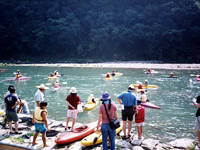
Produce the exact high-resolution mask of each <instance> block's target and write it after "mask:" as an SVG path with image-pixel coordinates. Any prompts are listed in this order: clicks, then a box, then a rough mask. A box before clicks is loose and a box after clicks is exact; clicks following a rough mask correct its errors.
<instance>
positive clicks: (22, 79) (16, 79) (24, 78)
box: [5, 76, 30, 82]
mask: <svg viewBox="0 0 200 150" xmlns="http://www.w3.org/2000/svg"><path fill="white" fill-rule="evenodd" d="M28 79H30V77H26V76H22V77H20V78H15V77H14V78H8V79H6V80H5V81H8V82H12V81H25V80H28Z"/></svg>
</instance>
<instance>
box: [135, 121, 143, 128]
mask: <svg viewBox="0 0 200 150" xmlns="http://www.w3.org/2000/svg"><path fill="white" fill-rule="evenodd" d="M135 126H136V127H140V126H144V122H140V123H135Z"/></svg>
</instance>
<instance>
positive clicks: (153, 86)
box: [132, 84, 158, 89]
mask: <svg viewBox="0 0 200 150" xmlns="http://www.w3.org/2000/svg"><path fill="white" fill-rule="evenodd" d="M132 85H133V86H134V87H135V88H137V87H138V84H132ZM142 88H144V89H157V88H158V86H157V85H150V84H149V85H147V86H146V85H145V84H142Z"/></svg>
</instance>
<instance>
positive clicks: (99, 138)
mask: <svg viewBox="0 0 200 150" xmlns="http://www.w3.org/2000/svg"><path fill="white" fill-rule="evenodd" d="M122 127H123V123H122V122H120V127H119V128H117V129H116V134H117V133H119V132H120V131H121V130H122ZM95 138H97V140H96V143H94V144H93V141H94V139H95ZM100 143H102V134H101V132H97V131H96V132H94V133H92V134H90V135H88V136H87V137H85V138H84V139H82V140H81V144H82V145H84V146H93V145H96V144H100Z"/></svg>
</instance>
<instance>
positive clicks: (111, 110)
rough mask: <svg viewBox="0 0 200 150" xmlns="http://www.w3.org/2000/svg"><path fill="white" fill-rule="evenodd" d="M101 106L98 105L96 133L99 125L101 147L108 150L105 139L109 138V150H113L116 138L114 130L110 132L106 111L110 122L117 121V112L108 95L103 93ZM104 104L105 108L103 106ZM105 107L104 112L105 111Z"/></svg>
mask: <svg viewBox="0 0 200 150" xmlns="http://www.w3.org/2000/svg"><path fill="white" fill-rule="evenodd" d="M102 101H103V102H102V104H101V105H100V108H99V112H98V124H97V131H99V130H100V129H99V127H100V124H101V122H102V125H101V132H102V141H103V142H102V145H103V150H107V149H108V144H107V139H108V137H109V139H110V144H111V150H115V138H116V130H112V129H111V128H110V124H109V123H110V121H109V119H108V117H107V114H106V110H107V112H108V115H109V117H110V120H113V119H114V118H115V119H118V112H117V107H116V105H115V104H114V103H113V102H111V98H110V95H109V94H108V93H107V92H105V93H104V94H103V95H102ZM104 104H105V106H104ZM105 107H106V110H105Z"/></svg>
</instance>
